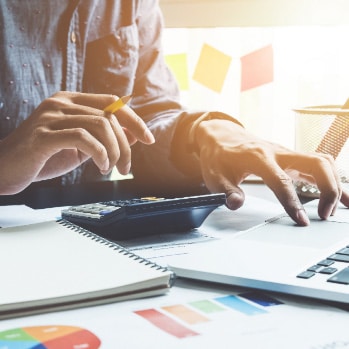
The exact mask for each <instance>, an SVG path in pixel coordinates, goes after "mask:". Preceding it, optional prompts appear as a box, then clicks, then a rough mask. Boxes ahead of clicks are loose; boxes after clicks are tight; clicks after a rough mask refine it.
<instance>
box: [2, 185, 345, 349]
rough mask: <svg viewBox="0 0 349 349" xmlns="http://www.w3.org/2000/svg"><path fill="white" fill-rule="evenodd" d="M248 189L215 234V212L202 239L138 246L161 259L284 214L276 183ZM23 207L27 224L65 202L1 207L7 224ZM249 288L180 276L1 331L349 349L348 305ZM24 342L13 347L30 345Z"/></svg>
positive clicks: (108, 342) (113, 340)
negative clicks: (52, 330)
mask: <svg viewBox="0 0 349 349" xmlns="http://www.w3.org/2000/svg"><path fill="white" fill-rule="evenodd" d="M244 188H245V190H246V194H247V200H246V204H245V205H244V207H243V208H241V209H240V210H238V211H236V212H224V211H220V212H218V213H217V214H219V215H221V216H220V217H227V218H226V219H223V220H221V223H222V225H221V227H220V228H222V229H220V231H219V232H214V230H213V229H212V227H211V223H210V217H209V218H208V219H207V220H206V222H205V224H204V229H203V230H202V231H200V232H201V234H199V237H197V236H192V237H188V240H185V239H183V238H182V239H179V238H178V237H174V242H173V244H172V245H171V244H170V242H169V241H168V240H166V239H165V240H164V241H161V243H159V244H158V246H157V248H152V249H150V248H149V245H147V241H141V242H140V243H142V246H141V247H140V246H139V245H138V246H137V244H134V245H132V246H131V247H132V248H134V249H136V250H137V249H138V251H139V252H140V254H143V255H147V254H148V255H149V256H150V258H153V259H154V260H158V261H159V262H160V264H161V263H164V262H165V261H166V253H178V254H180V253H190V248H191V246H192V245H195V239H196V238H198V241H208V240H209V239H210V238H224V235H225V234H232V233H234V232H237V231H240V230H244V229H247V228H248V227H249V225H251V224H258V222H259V221H260V222H262V221H263V220H264V219H267V218H270V215H271V216H273V215H276V214H278V213H279V212H280V213H281V212H283V211H282V208H281V207H280V206H279V205H278V203H277V202H276V200H275V198H274V196H273V194H272V193H271V192H270V191H269V189H266V188H265V187H264V186H262V185H256V184H248V185H244ZM18 210H20V211H21V210H22V215H21V216H22V220H20V221H21V222H22V223H23V224H24V223H25V221H26V220H28V221H30V222H34V221H36V220H37V219H40V218H38V217H41V219H50V218H53V219H54V218H55V217H56V216H57V212H58V213H59V212H60V211H59V208H56V209H50V210H44V211H41V210H37V211H35V212H33V211H32V210H31V209H28V208H26V207H22V206H17V207H0V226H5V225H6V224H8V225H11V222H12V221H11V218H10V217H11V212H12V213H13V212H14V211H15V212H18ZM223 210H224V209H223ZM251 210H253V212H251ZM229 213H230V215H229ZM17 217H18V215H17ZM211 221H212V220H211ZM198 243H201V242H198ZM149 250H151V252H149ZM168 251H172V252H168ZM2 267H5V266H2ZM2 282H4V280H3V281H2ZM0 285H1V283H0ZM0 287H1V286H0ZM246 292H250V291H248V290H246V289H238V288H235V287H226V286H223V285H213V284H207V283H199V282H191V281H187V280H186V281H184V280H177V282H176V284H175V286H174V287H173V288H172V289H171V290H170V292H169V293H168V294H166V295H164V296H158V297H154V298H148V299H138V300H133V301H126V302H121V303H114V304H109V305H103V306H97V307H89V308H83V309H77V310H70V311H63V312H56V313H48V314H42V315H36V316H29V317H22V318H16V319H11V320H4V321H1V322H0V331H5V330H9V329H13V328H25V327H30V326H79V327H82V328H84V329H87V330H89V331H91V332H92V333H93V334H94V335H95V336H96V337H98V338H99V339H100V341H101V345H100V346H99V347H98V346H93V345H92V344H91V345H88V344H87V343H85V344H81V343H80V344H79V345H78V346H75V347H71V348H75V349H84V348H87V349H96V348H105V349H111V348H151V349H154V348H166V349H167V348H190V349H195V348H229V349H232V348H238V349H244V348H248V349H250V348H251V349H256V348H261V349H262V348H263V349H273V348H278V349H279V348H283V349H284V348H293V349H294V348H297V349H301V348H307V349H318V348H319V349H320V348H331V349H339V348H347V347H349V331H348V325H349V312H348V311H346V310H344V309H340V308H337V307H334V306H329V305H325V304H321V303H320V302H317V301H311V300H305V299H296V298H295V297H288V296H283V295H274V294H268V296H269V297H271V299H266V302H264V303H263V304H262V303H260V302H259V301H258V297H256V295H254V296H253V297H252V298H250V296H249V295H248V294H247V293H246ZM226 296H229V299H230V300H232V302H231V303H230V305H228V306H227V305H225V306H224V305H222V303H221V300H219V299H217V298H222V297H226ZM251 299H252V300H251ZM150 312H151V313H152V314H154V313H155V314H157V316H158V318H157V320H158V321H159V322H158V323H156V324H154V323H152V322H151V321H150V320H151V317H149V316H148V315H145V317H142V316H140V315H139V314H149V313H150ZM153 320H154V318H153ZM155 321H156V319H155ZM173 324H175V326H174V325H173ZM1 340H2V338H1V333H0V349H5V348H12V347H11V346H10V347H6V346H4V345H3V344H2V342H1ZM24 345H25V344H24V343H23V346H13V348H16V349H21V348H30V346H24ZM61 348H62V349H65V348H64V347H61ZM69 348H70V347H69Z"/></svg>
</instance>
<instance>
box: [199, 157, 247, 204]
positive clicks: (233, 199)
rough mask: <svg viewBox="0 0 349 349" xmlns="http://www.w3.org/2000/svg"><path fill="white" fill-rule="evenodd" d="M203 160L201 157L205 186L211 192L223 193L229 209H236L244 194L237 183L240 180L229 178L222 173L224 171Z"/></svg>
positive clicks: (242, 201)
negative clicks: (235, 180)
mask: <svg viewBox="0 0 349 349" xmlns="http://www.w3.org/2000/svg"><path fill="white" fill-rule="evenodd" d="M208 164H209V162H207V161H204V159H203V157H202V158H201V172H202V175H203V179H204V182H205V184H206V187H207V188H208V189H209V190H210V192H213V193H225V195H226V205H227V207H228V208H229V209H231V210H237V209H238V208H240V207H241V206H242V205H243V204H244V201H245V194H244V192H243V190H242V189H241V188H240V187H239V185H238V184H237V183H241V181H242V180H241V181H238V182H233V181H234V179H231V178H230V179H229V178H228V177H226V176H225V175H224V171H221V170H218V169H217V170H215V168H216V167H214V166H212V163H210V165H208Z"/></svg>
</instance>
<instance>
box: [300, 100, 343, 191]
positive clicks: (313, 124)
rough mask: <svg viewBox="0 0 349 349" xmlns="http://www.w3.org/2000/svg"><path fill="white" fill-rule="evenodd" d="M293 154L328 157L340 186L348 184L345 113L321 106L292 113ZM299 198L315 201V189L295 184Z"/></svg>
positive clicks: (334, 106)
mask: <svg viewBox="0 0 349 349" xmlns="http://www.w3.org/2000/svg"><path fill="white" fill-rule="evenodd" d="M294 111H295V113H296V130H295V131H296V132H295V135H296V139H295V146H296V150H297V151H302V152H308V153H314V152H318V153H325V154H330V155H332V156H333V158H334V159H335V164H336V167H337V170H338V173H339V176H340V179H341V182H342V183H349V109H342V107H341V106H338V105H325V106H314V107H306V108H301V109H295V110H294ZM295 187H296V190H297V192H298V194H299V195H302V196H311V197H318V196H319V191H318V189H317V187H315V186H313V185H309V184H308V183H305V182H301V181H299V182H296V183H295Z"/></svg>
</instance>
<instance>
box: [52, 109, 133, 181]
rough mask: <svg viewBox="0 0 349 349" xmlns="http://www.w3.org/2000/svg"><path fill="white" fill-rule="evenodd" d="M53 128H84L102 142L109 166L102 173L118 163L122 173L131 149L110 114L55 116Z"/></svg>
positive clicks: (128, 159)
mask: <svg viewBox="0 0 349 349" xmlns="http://www.w3.org/2000/svg"><path fill="white" fill-rule="evenodd" d="M50 126H51V128H52V129H55V130H64V129H71V130H74V129H81V128H83V129H85V130H86V131H87V132H88V133H89V134H90V135H91V136H93V137H95V138H96V139H97V140H98V141H99V142H100V143H102V144H103V146H104V148H105V149H106V151H107V154H108V159H109V168H108V169H106V170H104V171H103V174H107V173H109V172H110V171H111V170H112V168H113V167H114V166H115V165H116V164H118V169H119V170H121V171H122V173H124V172H125V171H126V166H128V167H130V165H128V163H129V162H130V158H131V154H130V153H131V150H130V146H129V144H128V141H127V137H126V136H125V134H124V132H123V130H122V128H121V126H120V125H119V124H118V122H117V120H116V119H115V117H114V116H113V115H112V114H109V115H106V116H94V115H73V116H70V117H68V118H66V119H64V118H57V119H56V120H54V121H53V122H52V123H51V125H50ZM127 173H128V172H127Z"/></svg>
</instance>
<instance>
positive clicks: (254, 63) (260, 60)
mask: <svg viewBox="0 0 349 349" xmlns="http://www.w3.org/2000/svg"><path fill="white" fill-rule="evenodd" d="M273 80H274V59H273V47H272V45H269V46H266V47H263V48H261V49H259V50H256V51H253V52H251V53H249V54H247V55H245V56H243V57H241V91H246V90H249V89H251V88H255V87H258V86H261V85H264V84H267V83H270V82H272V81H273Z"/></svg>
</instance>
